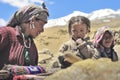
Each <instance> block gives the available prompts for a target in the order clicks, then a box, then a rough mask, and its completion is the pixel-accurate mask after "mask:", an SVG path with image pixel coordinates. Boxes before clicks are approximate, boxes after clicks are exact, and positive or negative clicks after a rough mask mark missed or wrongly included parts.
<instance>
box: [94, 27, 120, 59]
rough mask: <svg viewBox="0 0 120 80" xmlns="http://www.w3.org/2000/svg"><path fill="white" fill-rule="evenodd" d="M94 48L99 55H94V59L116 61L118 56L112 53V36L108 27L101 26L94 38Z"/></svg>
mask: <svg viewBox="0 0 120 80" xmlns="http://www.w3.org/2000/svg"><path fill="white" fill-rule="evenodd" d="M94 46H95V47H96V48H97V50H98V52H99V54H98V55H94V57H96V58H100V57H104V58H110V59H111V60H112V61H118V55H117V53H116V52H115V51H114V49H113V47H114V36H113V32H112V31H111V30H110V28H109V27H107V26H103V27H101V28H99V29H98V31H97V33H96V35H95V38H94Z"/></svg>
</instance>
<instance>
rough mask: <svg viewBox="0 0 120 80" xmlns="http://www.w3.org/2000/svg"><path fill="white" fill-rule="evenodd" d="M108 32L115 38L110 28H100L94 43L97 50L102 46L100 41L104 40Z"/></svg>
mask: <svg viewBox="0 0 120 80" xmlns="http://www.w3.org/2000/svg"><path fill="white" fill-rule="evenodd" d="M106 31H109V32H110V33H111V34H112V36H113V32H112V31H111V30H110V27H108V26H103V27H101V28H99V29H98V31H97V32H96V34H95V37H94V41H93V44H94V46H95V47H96V48H97V47H99V46H100V45H101V44H100V41H101V40H102V38H103V35H104V34H105V32H106ZM112 46H114V42H113V44H112Z"/></svg>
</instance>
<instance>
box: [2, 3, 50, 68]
mask: <svg viewBox="0 0 120 80" xmlns="http://www.w3.org/2000/svg"><path fill="white" fill-rule="evenodd" d="M48 16H49V14H48V10H47V9H46V7H45V6H43V7H40V6H38V5H35V4H30V5H28V6H25V7H23V8H21V9H19V10H17V11H16V12H15V13H14V15H13V16H12V18H11V19H10V21H9V22H8V24H7V26H4V27H0V69H2V67H3V66H4V64H11V65H20V66H29V65H33V66H35V65H37V64H38V51H37V48H36V45H35V43H34V40H33V39H34V38H35V37H36V36H37V35H39V34H40V33H41V32H44V25H45V24H46V23H47V18H48Z"/></svg>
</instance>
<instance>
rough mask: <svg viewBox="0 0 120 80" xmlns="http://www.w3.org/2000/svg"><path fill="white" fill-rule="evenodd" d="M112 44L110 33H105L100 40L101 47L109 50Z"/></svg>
mask: <svg viewBox="0 0 120 80" xmlns="http://www.w3.org/2000/svg"><path fill="white" fill-rule="evenodd" d="M112 43H113V36H112V34H111V33H110V32H108V31H107V32H105V34H104V35H103V39H102V45H103V46H104V47H106V48H110V47H111V45H112Z"/></svg>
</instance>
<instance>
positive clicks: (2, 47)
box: [0, 27, 38, 69]
mask: <svg viewBox="0 0 120 80" xmlns="http://www.w3.org/2000/svg"><path fill="white" fill-rule="evenodd" d="M31 40H32V39H31ZM24 49H25V47H24V44H23V40H22V36H21V35H20V33H19V31H18V29H17V28H12V27H0V69H1V68H2V67H3V64H17V65H24V53H23V51H24ZM28 52H29V54H30V60H31V61H30V65H37V63H38V52H37V48H36V46H35V44H34V41H33V40H32V43H31V47H30V48H29V49H28Z"/></svg>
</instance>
